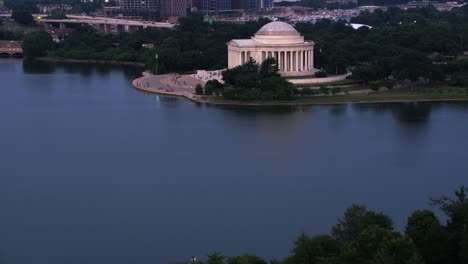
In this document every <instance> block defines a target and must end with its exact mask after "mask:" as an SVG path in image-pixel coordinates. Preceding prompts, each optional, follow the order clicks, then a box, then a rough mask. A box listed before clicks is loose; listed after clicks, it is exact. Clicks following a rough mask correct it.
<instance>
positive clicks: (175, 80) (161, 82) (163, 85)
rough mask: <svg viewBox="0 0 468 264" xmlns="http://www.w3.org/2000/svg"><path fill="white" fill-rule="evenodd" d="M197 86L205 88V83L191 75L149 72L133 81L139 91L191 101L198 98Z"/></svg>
mask: <svg viewBox="0 0 468 264" xmlns="http://www.w3.org/2000/svg"><path fill="white" fill-rule="evenodd" d="M197 84H200V85H202V86H204V85H205V82H203V81H201V80H198V79H196V78H193V77H191V76H190V75H179V74H163V75H153V74H151V73H148V72H145V73H143V77H140V78H138V79H136V80H134V81H133V86H134V87H135V88H137V89H139V90H142V91H145V92H150V93H158V94H164V95H173V96H183V97H186V98H188V99H190V100H194V99H195V98H196V96H195V87H196V85H197Z"/></svg>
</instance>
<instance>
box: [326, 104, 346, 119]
mask: <svg viewBox="0 0 468 264" xmlns="http://www.w3.org/2000/svg"><path fill="white" fill-rule="evenodd" d="M347 108H348V105H347V104H339V105H330V106H329V109H330V114H331V115H333V116H342V115H344V114H345V113H346V109H347Z"/></svg>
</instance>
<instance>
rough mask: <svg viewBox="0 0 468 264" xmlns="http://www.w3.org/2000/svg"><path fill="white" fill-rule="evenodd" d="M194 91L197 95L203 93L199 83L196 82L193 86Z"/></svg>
mask: <svg viewBox="0 0 468 264" xmlns="http://www.w3.org/2000/svg"><path fill="white" fill-rule="evenodd" d="M195 93H196V94H197V95H203V87H202V86H201V84H197V86H195Z"/></svg>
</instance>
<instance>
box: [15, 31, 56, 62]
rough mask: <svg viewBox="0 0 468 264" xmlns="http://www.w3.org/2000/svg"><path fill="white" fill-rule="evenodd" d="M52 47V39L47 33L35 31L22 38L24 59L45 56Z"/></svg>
mask: <svg viewBox="0 0 468 264" xmlns="http://www.w3.org/2000/svg"><path fill="white" fill-rule="evenodd" d="M53 45H54V42H53V41H52V37H51V36H50V35H49V34H48V33H47V32H45V31H37V32H33V33H31V34H29V35H26V36H25V37H24V40H23V45H22V47H23V53H24V56H25V57H29V58H34V57H41V56H46V55H47V52H48V50H49V49H51V48H52V47H53Z"/></svg>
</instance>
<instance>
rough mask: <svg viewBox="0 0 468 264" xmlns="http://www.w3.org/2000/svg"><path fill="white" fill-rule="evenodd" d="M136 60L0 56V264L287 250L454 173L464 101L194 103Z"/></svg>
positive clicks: (465, 116)
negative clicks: (137, 85) (165, 87)
mask: <svg viewBox="0 0 468 264" xmlns="http://www.w3.org/2000/svg"><path fill="white" fill-rule="evenodd" d="M138 71H139V70H138V69H132V68H120V67H112V66H90V65H51V64H45V63H27V62H25V63H23V61H22V60H10V59H1V60H0V81H1V83H0V264H31V263H47V264H65V263H66V264H83V263H87V264H103V263H112V264H127V263H132V264H133V263H139V264H146V263H173V262H177V261H186V260H188V259H189V258H190V257H191V256H197V257H198V258H200V259H205V256H206V254H208V253H210V252H212V251H221V252H223V253H224V254H226V255H235V254H242V253H245V252H250V253H255V254H258V255H260V256H261V257H265V258H268V259H271V258H282V257H285V256H286V255H287V254H288V253H289V252H290V250H291V248H292V242H293V240H294V239H295V238H296V237H297V235H298V234H299V233H300V232H301V231H306V232H308V233H309V234H311V235H314V234H321V233H328V232H329V231H330V229H331V226H332V225H333V224H334V223H336V219H337V218H338V217H339V216H341V215H342V213H343V211H344V210H345V208H346V207H348V206H350V205H351V204H353V203H358V204H366V205H367V206H369V207H370V208H371V209H374V210H378V211H383V212H384V213H387V214H389V215H390V216H391V217H392V218H393V219H394V221H395V225H396V227H397V228H399V229H400V230H403V228H404V225H405V222H406V218H407V217H408V215H409V214H410V213H411V212H412V211H413V210H415V209H421V208H429V209H430V208H431V206H430V204H429V198H430V197H433V196H439V195H443V194H449V193H451V192H452V191H453V190H455V189H456V188H458V187H459V186H461V185H462V184H465V185H467V184H468V162H467V161H468V155H467V150H468V138H467V135H468V104H466V103H412V104H410V103H399V104H344V105H328V106H309V107H283V108H276V109H271V108H246V107H244V108H239V107H237V108H236V107H217V106H208V105H198V104H195V103H192V102H189V101H187V100H184V99H178V98H168V97H161V96H159V97H158V96H156V95H150V94H144V93H141V92H139V91H136V90H134V89H133V88H132V87H131V80H132V79H133V78H134V77H135V76H136V74H137V73H138Z"/></svg>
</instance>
